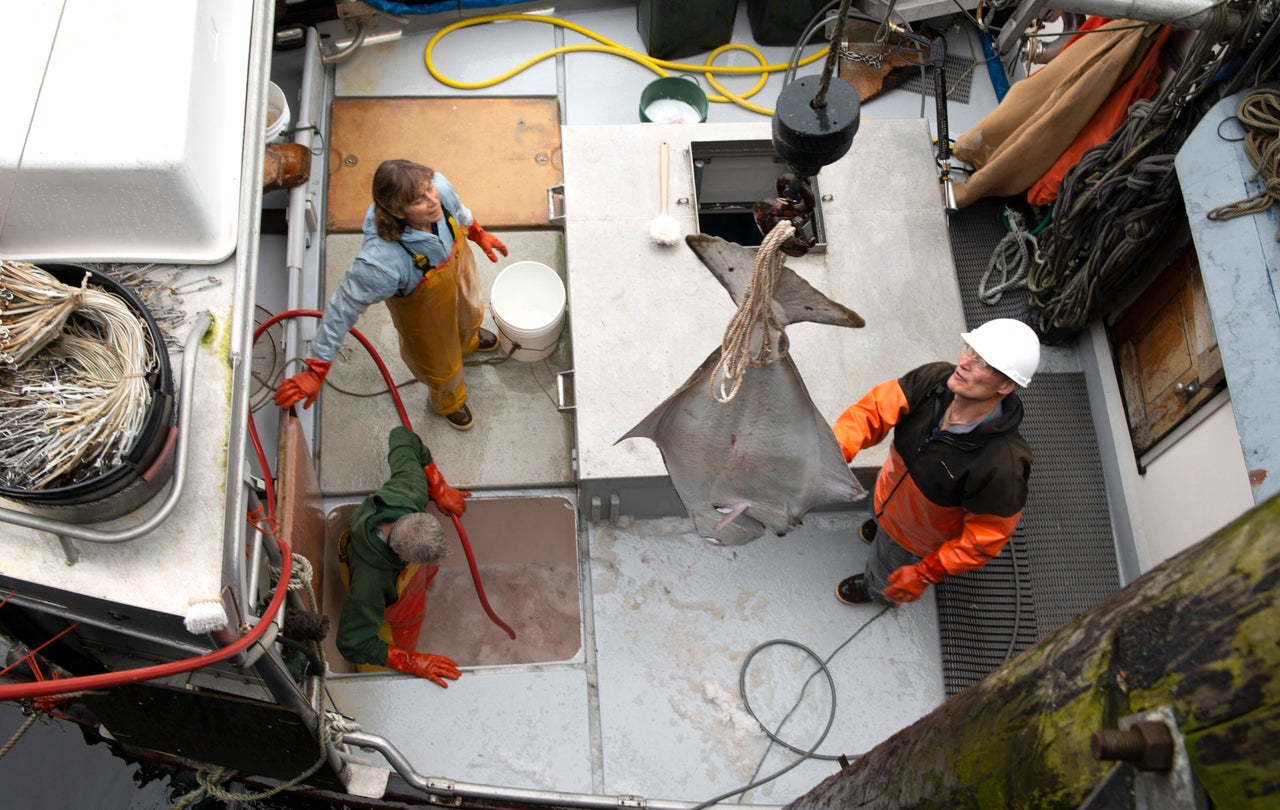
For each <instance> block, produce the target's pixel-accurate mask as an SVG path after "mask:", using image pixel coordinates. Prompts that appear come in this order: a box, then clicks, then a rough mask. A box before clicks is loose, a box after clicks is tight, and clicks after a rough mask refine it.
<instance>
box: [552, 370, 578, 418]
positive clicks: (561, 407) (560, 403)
mask: <svg viewBox="0 0 1280 810" xmlns="http://www.w3.org/2000/svg"><path fill="white" fill-rule="evenodd" d="M566 380H568V381H569V386H568V387H569V388H572V387H573V384H572V382H573V369H569V370H568V371H561V372H560V373H559V374H557V375H556V410H557V411H559V412H560V413H568V412H570V411H572V410H575V409H576V408H577V407H578V405H577V403H576V402H573V403H566V402H565V388H566V386H565V381H566Z"/></svg>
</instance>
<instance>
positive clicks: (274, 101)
mask: <svg viewBox="0 0 1280 810" xmlns="http://www.w3.org/2000/svg"><path fill="white" fill-rule="evenodd" d="M288 128H289V102H288V100H287V99H286V98H285V97H284V91H283V90H281V89H280V87H279V86H278V85H277V84H276V83H275V82H267V143H283V142H284V135H283V133H284V131H285V130H286V129H288Z"/></svg>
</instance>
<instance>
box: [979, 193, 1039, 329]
mask: <svg viewBox="0 0 1280 810" xmlns="http://www.w3.org/2000/svg"><path fill="white" fill-rule="evenodd" d="M1004 213H1005V218H1006V219H1008V221H1009V232H1008V233H1007V234H1005V235H1004V238H1003V239H1001V240H1000V243H999V244H998V245H996V249H995V250H994V251H993V252H992V253H991V261H990V262H989V263H988V264H987V270H986V272H985V273H983V274H982V280H981V281H979V282H978V300H979V301H981V302H982V303H984V304H986V305H988V306H994V305H995V304H998V303H999V302H1000V299H1001V298H1003V297H1004V294H1005V292H1006V291H1008V290H1013V289H1017V288H1018V287H1025V286H1026V285H1027V271H1028V270H1029V269H1030V268H1031V256H1032V252H1033V251H1034V252H1035V253H1037V254H1038V253H1039V251H1040V245H1039V243H1038V242H1036V238H1035V237H1034V236H1032V235H1031V232H1030V231H1029V230H1027V228H1026V226H1025V225H1024V224H1023V222H1022V216H1021V215H1020V214H1019V213H1018V212H1017V211H1013V210H1010V209H1008V208H1006V209H1004ZM1028 245H1030V248H1028ZM995 272H999V273H1000V281H999V282H998V283H997V284H995V285H994V286H989V285H990V281H991V274H992V273H995Z"/></svg>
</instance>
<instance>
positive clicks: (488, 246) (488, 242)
mask: <svg viewBox="0 0 1280 810" xmlns="http://www.w3.org/2000/svg"><path fill="white" fill-rule="evenodd" d="M467 238H468V239H470V240H471V241H472V242H475V243H476V244H477V245H479V246H480V249H481V250H483V251H484V255H486V256H488V257H489V261H491V262H496V261H497V260H498V257H497V255H496V254H495V253H494V251H495V250H496V251H498V253H501V254H502V255H503V256H506V255H507V246H506V245H504V244H502V242H501V241H500V240H499V239H498V237H496V236H494V235H493V234H491V233H489V232H488V231H486V230H485V229H484V228H481V227H480V223H479V222H478V221H477V220H474V219H473V220H471V224H470V225H468V226H467Z"/></svg>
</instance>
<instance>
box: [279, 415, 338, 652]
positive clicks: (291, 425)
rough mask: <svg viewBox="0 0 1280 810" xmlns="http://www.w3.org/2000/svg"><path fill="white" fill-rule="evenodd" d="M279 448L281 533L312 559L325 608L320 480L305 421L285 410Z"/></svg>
mask: <svg viewBox="0 0 1280 810" xmlns="http://www.w3.org/2000/svg"><path fill="white" fill-rule="evenodd" d="M278 452H279V455H278V462H277V463H278V465H279V468H278V469H277V471H276V473H277V478H276V489H277V492H276V501H277V506H276V519H277V521H278V522H279V524H280V536H281V537H283V538H284V539H285V541H286V542H288V543H289V545H290V546H291V547H292V548H293V552H294V553H295V554H301V555H302V556H304V557H306V558H307V560H308V561H309V562H310V563H311V567H312V569H313V570H314V572H315V576H314V577H313V578H312V580H311V582H312V587H313V588H314V590H315V593H316V600H317V601H318V602H319V603H320V610H321V611H323V610H324V592H325V591H324V582H325V568H326V567H327V566H326V565H325V545H324V511H323V509H322V508H321V497H320V482H319V481H318V480H317V479H316V471H315V466H314V465H313V464H312V462H311V453H310V452H308V451H307V437H306V435H304V434H303V432H302V424H301V423H300V422H299V421H298V417H296V416H293V415H292V414H286V415H285V416H284V417H283V418H282V419H281V420H280V443H279V451H278ZM331 576H332V575H331ZM330 634H331V635H332V630H330Z"/></svg>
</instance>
